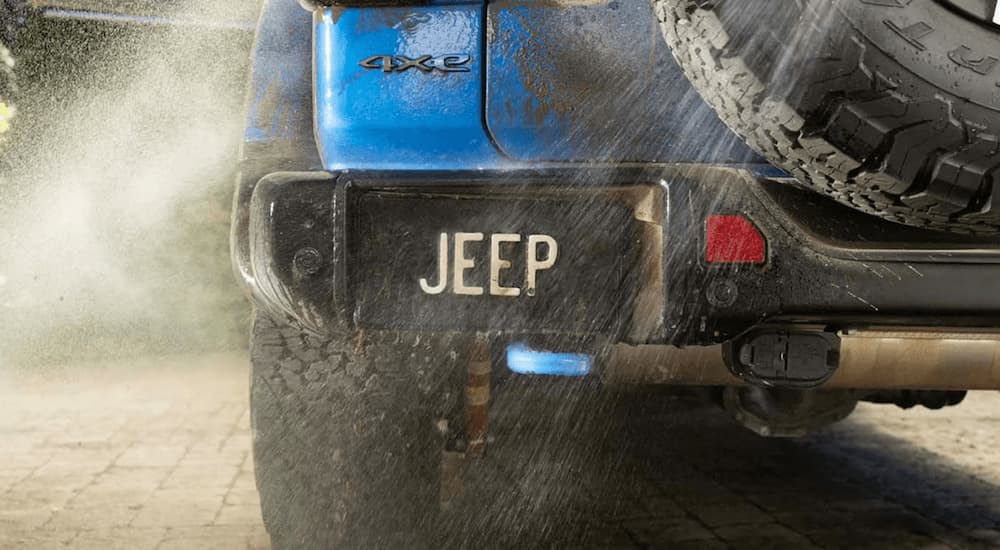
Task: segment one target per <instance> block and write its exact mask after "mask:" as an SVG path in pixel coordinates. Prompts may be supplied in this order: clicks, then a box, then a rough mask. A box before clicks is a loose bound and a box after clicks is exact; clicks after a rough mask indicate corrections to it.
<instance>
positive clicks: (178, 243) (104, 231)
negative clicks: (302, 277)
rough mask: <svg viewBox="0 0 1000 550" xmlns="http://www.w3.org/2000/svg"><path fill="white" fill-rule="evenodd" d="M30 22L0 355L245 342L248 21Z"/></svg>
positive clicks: (13, 147) (31, 356) (8, 216)
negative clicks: (241, 150) (233, 222)
mask: <svg viewBox="0 0 1000 550" xmlns="http://www.w3.org/2000/svg"><path fill="white" fill-rule="evenodd" d="M180 9H181V12H182V13H194V10H193V9H190V8H185V7H181V8H180ZM240 11H242V12H245V11H246V9H241V10H240ZM24 35H25V42H26V46H27V47H26V48H25V49H26V50H27V52H28V53H27V55H26V56H24V57H23V58H22V59H20V60H19V63H21V66H20V67H19V69H20V73H21V75H22V76H21V80H22V82H21V87H22V92H21V98H20V101H19V119H18V120H17V124H18V125H17V127H16V131H15V134H14V139H13V140H12V143H11V144H9V147H8V148H7V150H6V151H5V152H4V159H3V171H4V173H2V175H0V190H2V191H3V194H4V198H3V200H2V201H0V239H2V243H3V245H2V246H0V314H2V316H3V319H4V321H3V322H2V323H0V366H4V365H6V364H39V363H49V362H57V361H63V360H66V359H69V358H74V359H79V358H89V357H108V356H130V355H134V354H139V353H148V352H151V351H155V352H176V351H204V350H212V349H227V348H232V347H239V346H242V345H243V340H244V339H245V334H246V329H245V327H246V323H247V319H248V317H249V306H248V305H246V301H245V299H244V298H243V297H242V295H241V294H240V292H239V291H238V290H237V288H236V286H235V284H234V283H233V277H232V275H231V271H230V268H229V260H228V227H229V206H230V196H231V192H232V185H233V183H232V182H233V177H234V174H235V168H236V159H237V153H238V145H239V141H240V137H241V129H242V111H243V97H244V91H243V90H244V88H245V79H246V72H247V69H248V60H249V55H250V47H251V45H252V32H251V31H247V30H233V29H218V28H206V27H203V26H200V25H185V26H180V27H172V28H168V27H155V26H154V27H140V26H130V25H121V24H107V25H99V26H95V25H93V24H90V25H89V26H86V25H79V24H73V23H69V22H64V21H51V20H49V21H45V20H43V21H39V22H37V23H35V24H33V25H32V26H31V28H29V29H28V30H27V31H26V32H25V33H24ZM56 42H58V44H56Z"/></svg>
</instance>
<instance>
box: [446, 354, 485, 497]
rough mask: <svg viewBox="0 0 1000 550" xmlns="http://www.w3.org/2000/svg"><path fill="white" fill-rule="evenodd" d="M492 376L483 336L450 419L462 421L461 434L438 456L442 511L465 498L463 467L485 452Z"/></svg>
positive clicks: (452, 439)
mask: <svg viewBox="0 0 1000 550" xmlns="http://www.w3.org/2000/svg"><path fill="white" fill-rule="evenodd" d="M492 372H493V364H492V361H491V358H490V346H489V343H488V342H487V340H486V339H485V338H484V337H483V336H477V337H476V339H475V340H474V341H473V342H472V344H471V346H470V349H469V355H468V362H467V363H466V368H465V386H464V388H463V390H464V391H463V396H464V398H463V400H462V410H461V412H460V413H459V414H455V415H453V417H458V416H461V417H462V420H463V422H462V432H461V433H458V434H452V437H450V438H449V441H448V442H447V444H446V446H445V449H444V452H443V453H442V455H441V499H440V501H441V507H442V508H447V507H448V506H449V505H450V503H451V502H452V501H453V500H455V499H457V498H459V497H461V496H462V495H463V494H465V469H466V464H467V462H468V461H469V460H471V459H478V458H481V457H482V456H483V454H484V453H485V452H486V441H487V433H488V428H489V405H490V378H491V375H492Z"/></svg>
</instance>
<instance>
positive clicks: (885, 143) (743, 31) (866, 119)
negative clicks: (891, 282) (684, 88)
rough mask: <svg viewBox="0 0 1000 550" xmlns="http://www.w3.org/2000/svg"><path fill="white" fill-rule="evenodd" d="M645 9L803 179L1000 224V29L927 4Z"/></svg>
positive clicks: (836, 192) (910, 207)
mask: <svg viewBox="0 0 1000 550" xmlns="http://www.w3.org/2000/svg"><path fill="white" fill-rule="evenodd" d="M653 4H654V8H655V12H656V15H657V18H658V19H659V21H660V25H661V29H662V31H663V35H664V37H665V38H666V41H667V43H668V44H669V45H670V47H671V49H672V51H673V54H674V57H675V58H676V59H677V61H678V62H679V63H680V65H681V66H682V68H683V69H684V71H685V73H686V74H687V76H688V78H689V79H690V80H691V82H692V83H693V84H694V86H695V88H697V89H698V91H699V92H700V93H701V95H702V96H703V97H704V98H705V100H706V101H708V103H710V104H711V105H712V106H713V107H714V108H715V110H716V111H717V112H718V113H719V115H720V117H721V118H722V120H723V121H724V122H725V123H726V124H727V125H728V126H729V127H730V128H732V129H733V130H734V131H735V132H736V133H738V134H739V135H740V136H742V137H743V138H744V139H745V140H746V141H747V143H748V144H749V145H751V146H752V147H753V148H754V149H756V150H757V151H758V152H760V153H761V154H763V155H764V156H765V157H767V158H768V159H769V160H770V161H771V162H773V163H775V164H777V165H778V166H780V167H782V168H784V169H785V170H787V171H788V172H789V173H791V174H793V175H794V176H795V177H796V178H797V179H798V180H799V181H800V182H801V183H803V184H805V185H807V186H809V187H811V188H812V189H814V190H816V191H818V192H820V193H823V194H825V195H828V196H831V197H833V198H835V199H836V200H838V201H840V202H841V203H844V204H846V205H848V206H851V207H853V208H856V209H858V210H861V211H863V212H867V213H870V214H875V215H878V216H882V217H884V218H886V219H889V220H892V221H896V222H901V223H905V224H910V225H915V226H921V227H927V228H932V229H938V230H948V231H955V232H963V233H980V234H993V233H997V232H998V231H1000V203H998V202H997V201H1000V197H997V196H996V195H995V193H994V188H995V187H997V185H996V184H997V183H998V182H1000V138H998V135H1000V53H998V52H1000V27H998V26H996V25H990V24H987V23H986V22H985V21H978V20H975V19H974V18H972V17H968V16H966V15H963V14H962V13H961V12H958V11H952V10H951V9H949V7H948V6H946V5H945V4H946V3H945V2H931V1H921V2H895V1H893V2H884V1H874V0H835V1H832V2H831V1H827V0H803V1H799V2H774V1H771V0H718V1H714V2H706V1H701V0H654V2H653ZM997 193H1000V191H997Z"/></svg>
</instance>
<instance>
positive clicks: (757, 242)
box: [705, 216, 767, 264]
mask: <svg viewBox="0 0 1000 550" xmlns="http://www.w3.org/2000/svg"><path fill="white" fill-rule="evenodd" d="M766 252H767V244H766V243H765V242H764V236H763V235H761V234H760V231H757V228H756V227H754V226H753V224H752V223H750V220H748V219H746V218H744V217H743V216H709V217H708V221H707V222H706V223H705V261H707V262H708V263H713V264H716V263H718V264H736V263H739V264H762V263H764V260H765V255H766Z"/></svg>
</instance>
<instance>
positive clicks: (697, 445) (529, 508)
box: [0, 355, 1000, 550]
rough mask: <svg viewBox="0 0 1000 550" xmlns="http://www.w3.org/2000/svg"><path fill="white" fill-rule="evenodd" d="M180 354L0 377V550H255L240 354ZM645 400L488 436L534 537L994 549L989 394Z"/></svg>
mask: <svg viewBox="0 0 1000 550" xmlns="http://www.w3.org/2000/svg"><path fill="white" fill-rule="evenodd" d="M185 361H187V360H186V359H177V358H173V359H170V358H168V359H163V360H158V359H148V360H142V361H141V363H142V364H144V365H148V366H150V367H153V366H155V367H157V368H148V369H140V370H130V369H128V368H124V367H123V368H121V369H118V370H114V369H110V370H99V371H88V370H87V369H90V368H91V367H89V366H81V367H79V372H75V374H67V375H66V380H61V379H59V380H55V379H44V378H43V379H40V380H34V379H31V380H29V379H28V378H18V377H16V376H11V377H10V380H9V381H7V382H5V385H3V386H0V402H2V403H4V406H5V410H6V411H7V412H6V413H5V415H3V417H2V418H0V442H2V443H0V548H2V549H4V550H6V549H8V548H25V549H29V548H30V549H32V550H35V549H39V548H40V549H46V548H74V549H76V548H80V549H84V550H87V549H91V548H93V549H98V548H99V549H105V548H108V549H112V550H114V549H118V548H121V549H126V548H127V549H130V550H131V549H138V550H143V549H171V548H183V549H184V550H190V549H197V548H212V549H213V550H215V549H219V548H240V549H245V548H251V549H260V550H265V549H268V548H269V547H270V543H269V540H268V537H267V534H266V532H265V531H264V529H263V526H262V525H261V518H260V499H259V496H258V495H257V492H256V487H255V478H254V473H253V458H252V455H251V453H250V436H249V415H248V406H247V402H246V400H247V395H246V377H247V373H246V357H245V356H239V355H235V356H231V357H229V358H226V357H225V356H217V357H213V358H212V360H211V361H208V360H202V359H199V360H192V364H198V365H200V366H199V367H197V368H195V367H192V366H191V365H190V364H188V363H186V362H185ZM95 368H96V367H95ZM67 372H69V371H67ZM32 380H34V382H32ZM19 384H21V385H19ZM525 406H530V404H526V405H525ZM616 406H617V405H616ZM643 407H645V408H642V409H641V411H642V412H641V413H639V414H634V413H633V414H631V415H630V414H628V413H629V411H630V409H629V408H628V407H627V406H626V407H624V409H623V412H622V414H621V415H620V416H621V419H622V420H625V421H626V422H624V423H623V425H626V426H627V429H623V430H617V431H616V430H608V429H606V428H601V427H600V426H606V424H600V423H595V424H594V425H595V426H596V428H594V430H592V431H587V430H589V429H590V428H588V427H587V424H586V423H581V424H579V425H576V424H574V432H573V433H572V434H571V436H567V435H565V434H564V435H563V436H561V437H551V438H549V439H548V440H547V441H549V442H550V443H551V444H550V445H547V446H545V447H544V448H542V447H538V446H532V441H523V442H522V444H524V445H527V449H528V450H527V451H526V450H525V447H517V446H514V447H510V448H509V449H507V450H506V451H504V450H502V449H501V450H500V451H498V450H497V449H494V451H496V452H497V454H495V455H491V456H493V457H494V458H496V459H498V460H502V461H504V463H505V464H509V465H510V468H512V469H514V471H513V472H510V475H509V476H507V477H505V478H504V479H505V480H506V479H507V478H508V477H509V478H510V482H511V483H512V484H516V487H517V491H519V492H521V493H524V494H525V495H524V496H523V498H524V501H523V503H521V504H519V505H524V506H526V507H525V508H524V510H523V511H522V512H523V514H524V515H525V516H528V515H531V514H545V513H549V514H553V517H555V518H558V520H559V521H545V520H544V518H543V520H541V521H539V525H540V526H541V527H540V530H539V536H540V537H541V536H542V535H544V537H545V538H546V540H554V541H555V540H566V541H574V544H572V545H571V546H573V547H581V546H582V547H592V548H670V549H685V548H708V549H712V548H727V547H732V548H796V549H797V548H811V547H814V546H815V547H822V548H830V549H837V548H845V549H846V548H851V549H854V548H892V547H919V548H922V549H928V548H939V547H941V548H945V547H952V548H967V547H971V548H974V547H991V546H994V547H995V546H1000V531H998V529H1000V497H998V496H997V495H1000V453H998V452H996V449H998V448H1000V430H997V429H996V428H997V426H998V421H997V418H1000V393H996V392H993V393H973V394H970V396H969V398H968V399H967V400H966V403H964V404H963V405H962V406H960V407H957V408H949V409H945V410H942V411H924V410H919V409H918V410H911V411H902V410H898V409H895V408H892V407H884V406H882V407H877V406H873V405H861V406H859V408H858V412H857V413H856V415H855V416H853V417H852V418H851V419H849V420H847V421H846V422H844V423H841V424H839V425H837V426H834V427H832V428H830V429H828V430H826V431H824V432H822V433H819V434H815V435H812V436H809V437H807V438H805V439H800V440H778V441H776V440H767V439H761V438H758V437H756V436H754V435H752V434H750V433H749V432H746V431H745V430H743V429H742V428H739V427H738V426H735V425H733V424H732V422H731V421H729V419H728V418H727V417H726V416H725V415H723V414H719V413H718V412H717V411H715V409H713V408H711V407H706V406H703V405H698V404H692V403H688V402H684V401H681V400H677V401H671V402H670V403H669V404H668V406H659V405H656V403H653V404H650V405H648V406H647V405H643ZM614 410H615V409H614V406H611V405H601V406H600V407H595V408H594V409H586V410H585V412H586V414H593V413H592V411H601V414H602V415H606V414H608V413H609V412H610V411H614ZM594 417H595V418H599V417H600V415H596V414H594ZM515 439H516V438H515ZM574 446H577V447H578V448H577V447H574ZM504 453H507V454H504ZM519 453H528V454H524V456H522V455H521V454H519ZM515 464H519V465H521V466H516V467H515V466H514V465H515ZM524 465H527V466H524ZM518 472H526V474H525V475H519V474H518ZM557 474H558V475H557ZM512 506H513V504H512ZM511 517H520V516H517V514H512V515H511ZM560 530H563V531H565V532H562V531H560Z"/></svg>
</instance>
